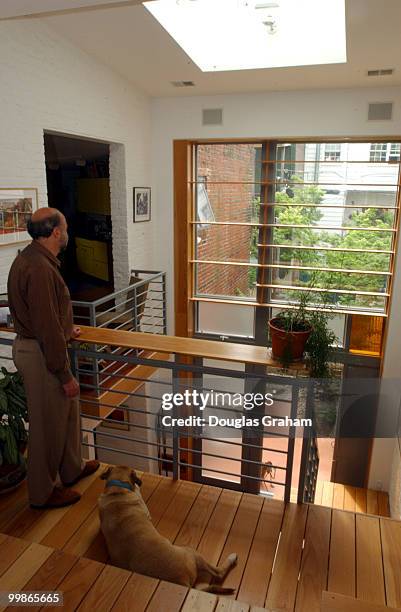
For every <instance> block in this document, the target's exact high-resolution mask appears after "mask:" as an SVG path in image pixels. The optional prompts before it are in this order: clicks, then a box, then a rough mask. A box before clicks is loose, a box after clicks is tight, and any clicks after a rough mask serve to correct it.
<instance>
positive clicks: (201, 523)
mask: <svg viewBox="0 0 401 612" xmlns="http://www.w3.org/2000/svg"><path fill="white" fill-rule="evenodd" d="M221 492H222V490H221V489H220V488H218V487H209V486H205V485H204V486H203V487H202V489H201V490H200V492H199V495H198V497H197V498H196V503H195V504H194V505H193V506H192V508H191V510H190V512H189V514H188V516H187V518H186V519H185V521H184V523H183V525H182V527H181V529H180V532H179V534H178V536H177V537H176V539H175V542H174V543H175V544H177V545H178V546H191V547H192V548H197V546H198V544H199V542H200V540H201V538H202V535H203V532H204V531H205V529H206V527H207V525H208V523H209V520H210V517H211V515H212V512H213V510H214V508H215V506H216V503H217V501H218V499H219V497H220V495H221Z"/></svg>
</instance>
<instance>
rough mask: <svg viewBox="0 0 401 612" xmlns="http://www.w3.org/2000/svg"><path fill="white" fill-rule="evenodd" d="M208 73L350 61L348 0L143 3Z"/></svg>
mask: <svg viewBox="0 0 401 612" xmlns="http://www.w3.org/2000/svg"><path fill="white" fill-rule="evenodd" d="M143 5H144V6H145V7H146V9H147V10H148V11H149V12H150V13H151V14H152V15H153V16H154V17H155V18H156V19H157V20H158V21H159V23H160V24H161V25H162V26H163V27H164V28H165V29H166V30H167V32H168V33H169V34H170V35H171V36H172V37H173V38H174V40H175V41H176V42H177V43H178V44H179V45H180V46H181V47H182V49H183V50H184V51H185V52H186V53H187V54H188V55H189V57H190V58H191V59H192V60H193V61H194V62H195V64H196V65H197V66H199V68H200V69H201V70H203V71H204V72H216V71H222V70H246V69H250V68H277V67H283V66H308V65H315V64H335V63H344V62H346V61H347V56H346V29H345V0H277V1H276V2H263V0H152V1H146V2H143Z"/></svg>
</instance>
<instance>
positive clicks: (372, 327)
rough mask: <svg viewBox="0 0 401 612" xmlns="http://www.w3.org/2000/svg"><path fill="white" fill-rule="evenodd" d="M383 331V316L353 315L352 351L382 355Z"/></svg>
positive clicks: (350, 348) (350, 347) (350, 344)
mask: <svg viewBox="0 0 401 612" xmlns="http://www.w3.org/2000/svg"><path fill="white" fill-rule="evenodd" d="M383 333H384V319H383V318H381V317H366V316H360V315H352V317H351V333H350V343H349V350H350V352H351V353H359V354H360V353H363V354H365V355H378V356H380V354H381V348H382V341H383Z"/></svg>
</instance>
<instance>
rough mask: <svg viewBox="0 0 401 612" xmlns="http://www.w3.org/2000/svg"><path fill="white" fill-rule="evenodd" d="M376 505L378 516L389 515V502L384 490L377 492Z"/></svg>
mask: <svg viewBox="0 0 401 612" xmlns="http://www.w3.org/2000/svg"><path fill="white" fill-rule="evenodd" d="M377 506H378V514H379V516H390V504H389V499H388V493H387V492H386V491H378V492H377Z"/></svg>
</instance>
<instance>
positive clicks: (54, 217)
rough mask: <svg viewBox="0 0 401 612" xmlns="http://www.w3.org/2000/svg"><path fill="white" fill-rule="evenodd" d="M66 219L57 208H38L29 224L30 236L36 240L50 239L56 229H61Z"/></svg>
mask: <svg viewBox="0 0 401 612" xmlns="http://www.w3.org/2000/svg"><path fill="white" fill-rule="evenodd" d="M63 219H64V215H62V214H61V213H60V212H59V211H58V210H57V209H56V208H47V207H45V208H38V210H36V211H35V212H34V213H33V215H32V216H31V218H30V220H29V221H28V223H27V230H28V233H29V235H30V236H31V237H32V238H33V239H34V240H38V239H39V238H49V237H50V236H51V234H52V232H53V230H54V228H55V227H59V226H60V224H61V223H62V221H63Z"/></svg>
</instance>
